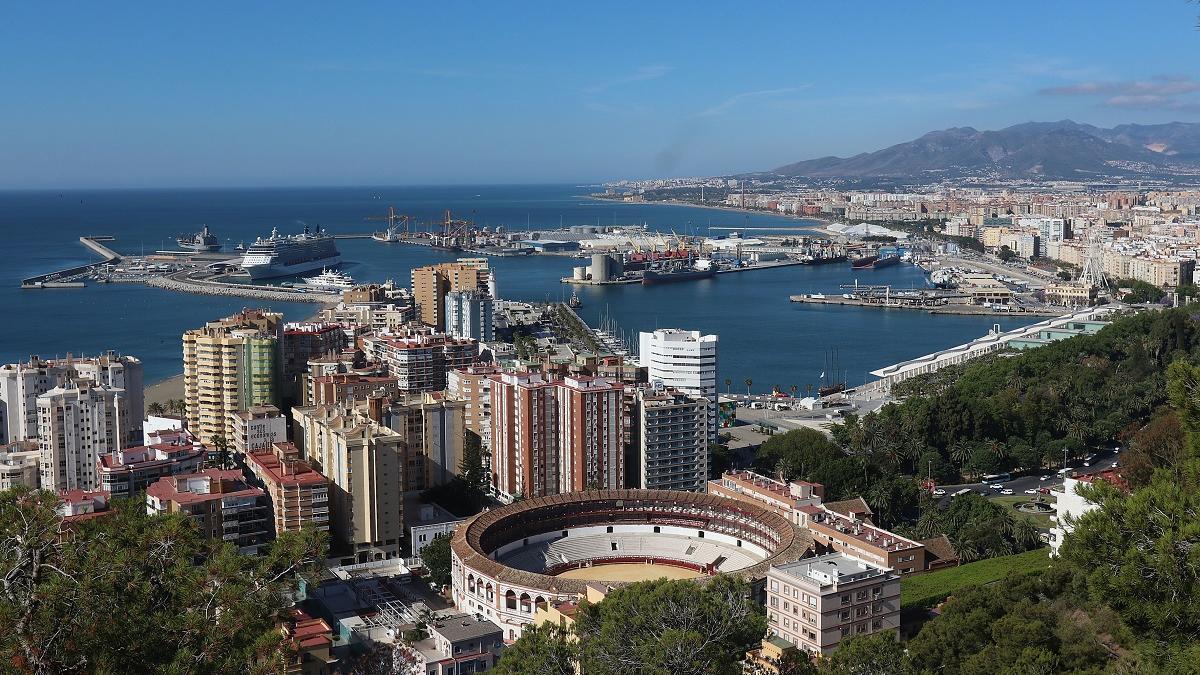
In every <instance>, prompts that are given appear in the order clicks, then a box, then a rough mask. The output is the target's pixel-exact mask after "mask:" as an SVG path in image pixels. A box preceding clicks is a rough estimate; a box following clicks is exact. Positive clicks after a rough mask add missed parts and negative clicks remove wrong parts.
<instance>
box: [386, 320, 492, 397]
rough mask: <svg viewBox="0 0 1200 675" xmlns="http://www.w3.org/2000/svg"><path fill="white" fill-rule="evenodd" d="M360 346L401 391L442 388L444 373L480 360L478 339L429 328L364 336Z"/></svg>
mask: <svg viewBox="0 0 1200 675" xmlns="http://www.w3.org/2000/svg"><path fill="white" fill-rule="evenodd" d="M363 348H364V351H366V352H367V355H368V356H369V357H370V358H371V360H373V361H377V362H379V363H381V364H383V365H384V366H385V367H386V368H387V371H388V374H389V375H391V376H392V377H394V378H395V379H396V386H397V388H398V390H399V392H400V393H416V392H423V391H441V390H443V389H445V388H446V375H447V373H449V372H450V371H451V370H456V369H459V368H466V367H468V366H471V365H474V364H475V363H476V362H477V361H478V360H479V343H477V342H475V341H474V340H469V339H462V338H454V337H451V336H449V335H445V334H443V333H433V332H430V331H428V330H411V331H405V332H404V333H401V334H396V335H377V336H371V337H367V338H364V339H363Z"/></svg>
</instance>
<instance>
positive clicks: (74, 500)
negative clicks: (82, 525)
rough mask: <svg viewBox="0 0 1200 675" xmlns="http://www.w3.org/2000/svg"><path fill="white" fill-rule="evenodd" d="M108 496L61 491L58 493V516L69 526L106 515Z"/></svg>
mask: <svg viewBox="0 0 1200 675" xmlns="http://www.w3.org/2000/svg"><path fill="white" fill-rule="evenodd" d="M108 513H109V511H108V494H107V493H104V492H99V491H96V492H89V491H87V490H63V491H61V492H59V493H58V514H59V515H60V516H62V517H63V524H64V525H67V526H69V525H70V524H71V523H78V522H80V521H84V520H90V519H92V518H99V517H100V516H105V515H108Z"/></svg>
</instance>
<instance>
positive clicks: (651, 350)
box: [638, 328, 717, 448]
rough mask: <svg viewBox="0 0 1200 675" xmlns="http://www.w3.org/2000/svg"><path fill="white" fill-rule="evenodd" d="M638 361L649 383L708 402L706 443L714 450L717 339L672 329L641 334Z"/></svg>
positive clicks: (715, 436)
mask: <svg viewBox="0 0 1200 675" xmlns="http://www.w3.org/2000/svg"><path fill="white" fill-rule="evenodd" d="M638 359H639V361H640V362H641V364H642V365H643V366H645V367H646V371H647V372H646V375H647V378H648V379H649V381H650V383H651V384H653V383H654V382H662V384H663V386H665V387H669V388H671V389H678V390H679V391H684V392H687V393H689V394H699V395H701V396H703V397H705V398H707V399H708V401H709V407H708V441H709V446H710V448H713V447H716V444H717V336H716V335H703V334H701V333H700V332H699V331H687V330H679V329H675V328H662V329H659V330H656V331H654V332H652V333H641V336H640V340H639V349H638Z"/></svg>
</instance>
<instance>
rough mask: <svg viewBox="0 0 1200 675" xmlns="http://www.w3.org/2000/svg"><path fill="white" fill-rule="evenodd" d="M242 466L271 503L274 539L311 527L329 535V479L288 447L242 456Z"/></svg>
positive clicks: (298, 451)
mask: <svg viewBox="0 0 1200 675" xmlns="http://www.w3.org/2000/svg"><path fill="white" fill-rule="evenodd" d="M246 465H247V466H248V467H249V468H250V471H251V472H253V473H254V476H255V478H256V479H257V480H258V482H259V483H260V484H262V485H263V486H264V487H265V488H266V491H267V495H268V497H269V498H270V500H271V515H272V516H273V522H274V530H275V535H276V536H278V535H280V534H283V533H284V532H295V531H299V530H300V529H301V528H303V527H304V526H305V525H308V524H311V525H312V526H313V527H315V528H316V529H318V530H324V531H326V532H328V531H329V479H328V478H326V477H325V476H324V475H322V474H321V473H320V472H319V471H317V470H316V469H313V468H312V466H310V465H309V464H308V462H304V461H302V460H301V459H300V449H299V448H297V447H296V446H295V445H293V444H292V443H275V444H273V445H271V447H270V448H268V449H266V450H263V451H260V452H252V453H250V454H249V455H246Z"/></svg>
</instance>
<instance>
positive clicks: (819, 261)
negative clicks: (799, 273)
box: [800, 255, 846, 265]
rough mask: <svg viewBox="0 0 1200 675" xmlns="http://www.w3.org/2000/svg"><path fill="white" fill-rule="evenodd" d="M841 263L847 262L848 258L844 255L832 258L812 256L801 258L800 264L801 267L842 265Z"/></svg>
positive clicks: (832, 256)
mask: <svg viewBox="0 0 1200 675" xmlns="http://www.w3.org/2000/svg"><path fill="white" fill-rule="evenodd" d="M841 262H846V256H844V255H831V256H827V257H820V256H812V255H805V256H800V264H801V265H828V264H830V263H841Z"/></svg>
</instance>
